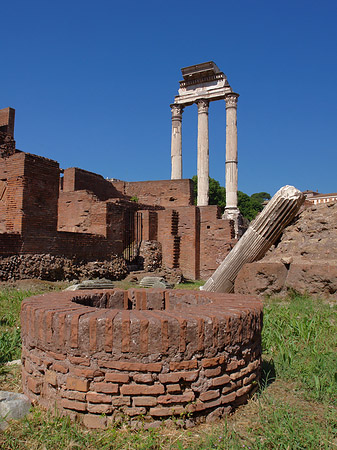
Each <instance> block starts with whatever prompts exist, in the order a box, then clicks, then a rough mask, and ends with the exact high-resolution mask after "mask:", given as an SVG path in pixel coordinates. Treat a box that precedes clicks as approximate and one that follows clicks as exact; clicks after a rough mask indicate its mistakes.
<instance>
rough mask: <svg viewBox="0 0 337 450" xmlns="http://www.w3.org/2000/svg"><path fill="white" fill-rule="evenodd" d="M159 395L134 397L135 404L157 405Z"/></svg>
mask: <svg viewBox="0 0 337 450" xmlns="http://www.w3.org/2000/svg"><path fill="white" fill-rule="evenodd" d="M157 403H158V402H157V397H134V399H133V406H156V405H157Z"/></svg>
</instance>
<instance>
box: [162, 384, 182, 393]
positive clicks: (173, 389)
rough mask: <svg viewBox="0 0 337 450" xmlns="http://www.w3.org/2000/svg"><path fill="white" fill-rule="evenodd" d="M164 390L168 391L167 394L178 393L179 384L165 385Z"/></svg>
mask: <svg viewBox="0 0 337 450" xmlns="http://www.w3.org/2000/svg"><path fill="white" fill-rule="evenodd" d="M166 391H167V392H168V394H180V393H181V387H180V384H168V385H166Z"/></svg>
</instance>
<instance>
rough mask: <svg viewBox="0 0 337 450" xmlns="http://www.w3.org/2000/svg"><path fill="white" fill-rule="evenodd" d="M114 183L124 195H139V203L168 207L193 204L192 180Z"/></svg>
mask: <svg viewBox="0 0 337 450" xmlns="http://www.w3.org/2000/svg"><path fill="white" fill-rule="evenodd" d="M112 185H113V186H114V187H115V188H116V189H117V190H118V191H119V192H120V193H121V194H122V195H126V196H130V197H137V198H138V201H139V203H144V204H146V205H155V206H164V207H168V208H172V207H176V206H188V205H193V181H192V180H160V181H136V182H126V181H114V182H112Z"/></svg>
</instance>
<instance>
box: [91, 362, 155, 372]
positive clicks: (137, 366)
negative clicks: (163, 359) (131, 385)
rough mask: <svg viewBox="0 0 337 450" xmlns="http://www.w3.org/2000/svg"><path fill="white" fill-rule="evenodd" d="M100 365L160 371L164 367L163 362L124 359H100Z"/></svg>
mask: <svg viewBox="0 0 337 450" xmlns="http://www.w3.org/2000/svg"><path fill="white" fill-rule="evenodd" d="M98 365H99V366H101V367H107V368H108V369H115V370H127V371H129V372H132V371H135V372H160V371H161V368H162V364H161V363H147V364H144V363H132V362H126V361H125V362H124V361H105V360H99V361H98Z"/></svg>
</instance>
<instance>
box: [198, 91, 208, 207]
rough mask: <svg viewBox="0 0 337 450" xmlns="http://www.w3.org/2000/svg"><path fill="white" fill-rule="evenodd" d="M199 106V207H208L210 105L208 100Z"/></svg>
mask: <svg viewBox="0 0 337 450" xmlns="http://www.w3.org/2000/svg"><path fill="white" fill-rule="evenodd" d="M197 105H198V168H197V175H198V198H197V205H198V206H207V205H208V191H209V144H208V105H209V102H208V101H207V100H204V99H201V100H198V101H197Z"/></svg>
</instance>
